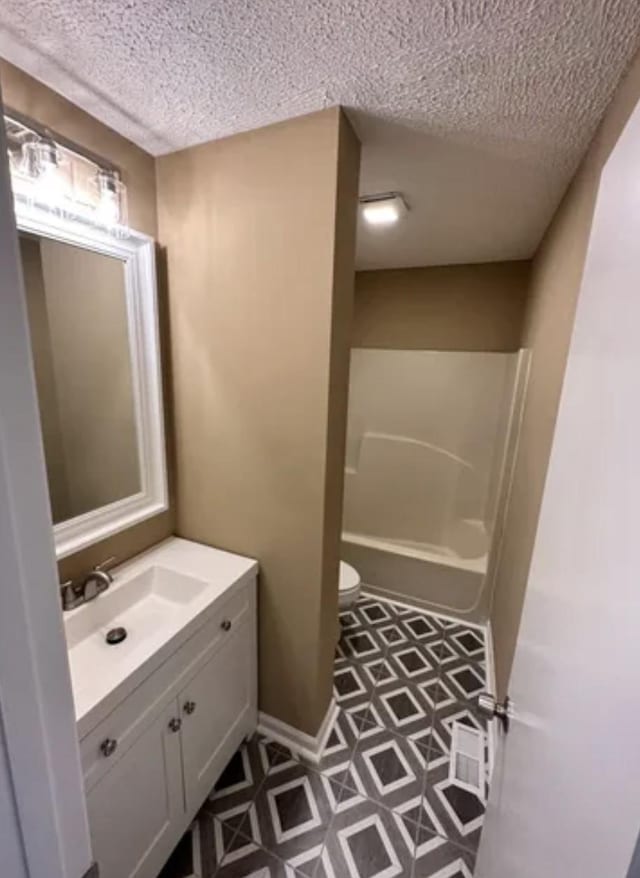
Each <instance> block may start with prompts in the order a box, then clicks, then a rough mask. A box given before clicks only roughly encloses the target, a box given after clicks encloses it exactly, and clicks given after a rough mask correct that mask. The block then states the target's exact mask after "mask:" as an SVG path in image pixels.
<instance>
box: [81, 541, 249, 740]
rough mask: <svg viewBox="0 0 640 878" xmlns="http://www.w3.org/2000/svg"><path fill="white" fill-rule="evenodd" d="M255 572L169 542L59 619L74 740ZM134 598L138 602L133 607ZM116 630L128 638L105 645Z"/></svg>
mask: <svg viewBox="0 0 640 878" xmlns="http://www.w3.org/2000/svg"><path fill="white" fill-rule="evenodd" d="M257 571H258V564H257V562H256V561H255V560H253V559H252V558H245V557H243V556H241V555H234V554H232V553H230V552H223V551H221V550H219V549H213V548H211V547H209V546H204V545H201V544H200V543H193V542H191V541H189V540H183V539H180V538H178V537H171V538H170V539H168V540H165V541H164V542H162V543H159V544H158V545H157V546H154V547H153V548H151V549H149V550H147V551H146V552H143V553H142V554H140V555H137V556H136V557H135V558H132V559H131V560H130V561H127V562H126V563H125V564H122V565H121V566H119V567H117V568H114V569H113V571H112V574H113V577H114V582H113V584H112V585H111V586H110V588H109V589H108V590H107V591H106V592H104V593H103V594H101V595H100V596H99V597H97V598H96V599H95V600H94V601H91V602H89V603H87V604H83V605H82V606H81V607H78V608H77V609H75V610H71V611H70V612H68V613H65V614H64V625H65V634H66V637H67V646H68V650H69V664H70V669H71V682H72V688H73V697H74V704H75V712H76V722H77V726H78V735H79V737H80V738H82V737H83V736H84V735H86V734H87V733H88V732H89V731H90V730H91V729H92V728H94V727H95V726H96V725H97V723H99V722H100V721H101V720H102V719H103V718H104V717H105V716H107V714H108V713H109V712H110V711H111V710H113V708H114V707H115V706H116V705H117V704H118V703H119V702H120V701H122V699H123V698H126V696H127V695H128V694H129V693H130V692H132V691H133V689H135V687H136V686H138V685H139V684H140V683H141V682H142V681H143V680H144V679H145V678H146V677H148V676H149V674H151V673H152V672H153V671H154V670H156V668H158V667H160V665H161V664H162V663H163V662H164V661H166V659H167V658H168V657H169V656H170V655H171V654H172V653H173V652H175V650H176V649H178V648H179V647H180V646H181V645H182V644H183V643H184V642H186V641H187V640H188V639H189V637H190V636H191V635H192V634H193V633H194V632H195V631H197V630H198V628H199V627H200V626H201V625H203V624H205V622H206V621H207V619H208V618H209V616H210V615H211V614H212V613H213V612H214V611H215V608H216V606H219V604H220V603H221V602H222V601H224V600H225V599H226V598H227V597H228V596H230V595H231V594H232V593H233V592H234V591H235V590H236V589H237V588H240V587H241V586H242V585H243V584H244V583H246V582H247V581H249V580H250V579H252V578H253V577H255V576H256V574H257ZM173 574H175V575H173ZM152 577H155V579H154V580H153V583H154V584H151V585H149V583H151V582H152ZM167 583H168V586H169V587H168V588H167ZM127 589H129V591H126V590H127ZM134 597H135V601H136V602H134V603H131V601H132V598H134ZM118 624H120V625H124V626H125V627H126V628H127V630H128V632H129V634H128V637H127V640H125V641H123V643H121V644H118V645H117V646H109V645H108V644H107V643H106V642H105V639H104V637H105V634H106V632H107V630H108V629H109V628H111V627H114V626H116V625H118Z"/></svg>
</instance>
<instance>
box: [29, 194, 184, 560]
mask: <svg viewBox="0 0 640 878" xmlns="http://www.w3.org/2000/svg"><path fill="white" fill-rule="evenodd" d="M15 208H16V218H17V225H18V235H19V245H20V256H21V260H22V268H23V276H24V285H25V293H26V303H27V311H28V317H29V326H30V330H31V346H32V354H33V366H34V372H35V379H36V387H37V391H38V403H39V409H40V422H41V426H42V437H43V444H44V453H45V461H46V467H47V477H48V482H49V496H50V501H51V512H52V518H53V524H54V528H53V529H54V535H55V545H56V554H57V556H58V558H63V557H65V556H66V555H70V554H72V553H74V552H77V551H79V550H80V549H82V548H84V547H86V546H88V545H91V544H92V543H95V542H97V541H99V540H102V539H104V538H105V537H108V536H111V535H112V534H114V533H117V532H118V531H121V530H124V529H125V528H128V527H131V526H132V525H134V524H137V523H138V522H140V521H142V520H144V519H145V518H149V517H150V516H152V515H156V514H157V513H159V512H161V511H163V510H165V509H166V508H167V506H168V500H167V473H166V462H165V444H164V419H163V406H162V381H161V364H160V345H159V330H158V305H157V290H156V275H155V258H154V242H153V240H152V239H151V238H148V237H146V236H145V235H141V234H138V233H136V232H127V233H126V234H125V235H123V236H120V237H114V236H113V235H112V234H109V233H108V232H106V231H103V230H102V229H99V228H96V227H94V226H92V225H90V224H88V223H87V224H85V223H83V222H79V221H77V220H70V219H65V218H63V217H60V216H57V215H55V214H51V213H46V212H44V211H42V210H40V209H37V208H32V207H30V206H29V205H28V204H26V203H21V202H18V201H16V205H15Z"/></svg>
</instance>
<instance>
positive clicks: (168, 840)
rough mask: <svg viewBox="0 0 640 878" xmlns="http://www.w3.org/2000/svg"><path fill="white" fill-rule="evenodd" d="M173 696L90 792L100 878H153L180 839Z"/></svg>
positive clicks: (179, 776)
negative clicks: (171, 723)
mask: <svg viewBox="0 0 640 878" xmlns="http://www.w3.org/2000/svg"><path fill="white" fill-rule="evenodd" d="M177 717H178V704H177V702H176V700H175V698H173V699H172V700H171V702H170V704H168V705H167V707H166V708H165V709H164V710H162V711H161V712H160V714H159V715H158V716H157V717H156V719H155V720H154V721H153V722H152V723H151V724H150V725H149V726H147V728H146V730H145V731H144V732H143V733H142V734H141V735H140V736H139V737H138V738H137V739H136V741H134V742H133V743H132V744H131V746H130V747H129V749H128V750H127V751H126V753H123V754H122V755H120V756H119V754H118V752H117V749H116V751H115V752H114V754H113V757H109V758H117V757H118V756H119V758H117V761H115V762H114V766H113V768H112V769H111V770H110V771H109V772H108V773H107V774H105V775H104V776H103V777H102V778H101V779H100V780H99V781H98V783H97V784H95V786H93V787H92V788H91V789H90V790H89V791H88V793H87V811H88V815H89V829H90V832H91V843H92V847H93V856H94V859H95V860H96V862H97V863H98V865H99V867H100V878H155V876H156V875H157V873H158V872H159V871H160V869H161V868H162V866H163V864H164V862H165V860H166V859H167V857H168V856H169V854H170V853H171V850H172V849H173V847H174V846H175V844H176V841H177V840H178V836H179V833H180V828H181V821H182V818H183V815H184V801H183V795H182V772H181V765H180V734H178V733H177V732H175V731H172V730H171V729H170V727H169V723H170V722H171V721H172V720H173V719H176V718H177Z"/></svg>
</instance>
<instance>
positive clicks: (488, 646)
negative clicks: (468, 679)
mask: <svg viewBox="0 0 640 878" xmlns="http://www.w3.org/2000/svg"><path fill="white" fill-rule="evenodd" d="M484 648H485V654H486V657H487V658H486V661H487V691H488V692H493V693H495V692H496V691H497V690H496V665H495V652H494V649H493V629H492V628H491V620H489V621H488V622H487V625H486V628H485V632H484ZM488 728H489V731H488V735H487V738H488V741H487V744H488V749H489V765H488V774H489V778H488V779H489V783H491V778H492V776H493V766H494V765H495V762H496V746H497V743H498V738H497V736H498V720H497V718H496V717H494V718H493V719H492V720H491V722H489V724H488Z"/></svg>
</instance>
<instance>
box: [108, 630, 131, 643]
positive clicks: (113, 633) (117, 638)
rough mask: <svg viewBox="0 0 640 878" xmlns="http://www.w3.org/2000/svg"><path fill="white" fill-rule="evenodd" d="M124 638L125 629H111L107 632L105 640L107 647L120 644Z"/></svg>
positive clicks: (125, 634)
mask: <svg viewBox="0 0 640 878" xmlns="http://www.w3.org/2000/svg"><path fill="white" fill-rule="evenodd" d="M126 636H127V629H126V628H112V629H111V630H110V631H107V636H106V638H105V640H106V641H107V643H108V644H109V646H114V645H115V644H116V643H122V641H123V640H124V639H125V637H126Z"/></svg>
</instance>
